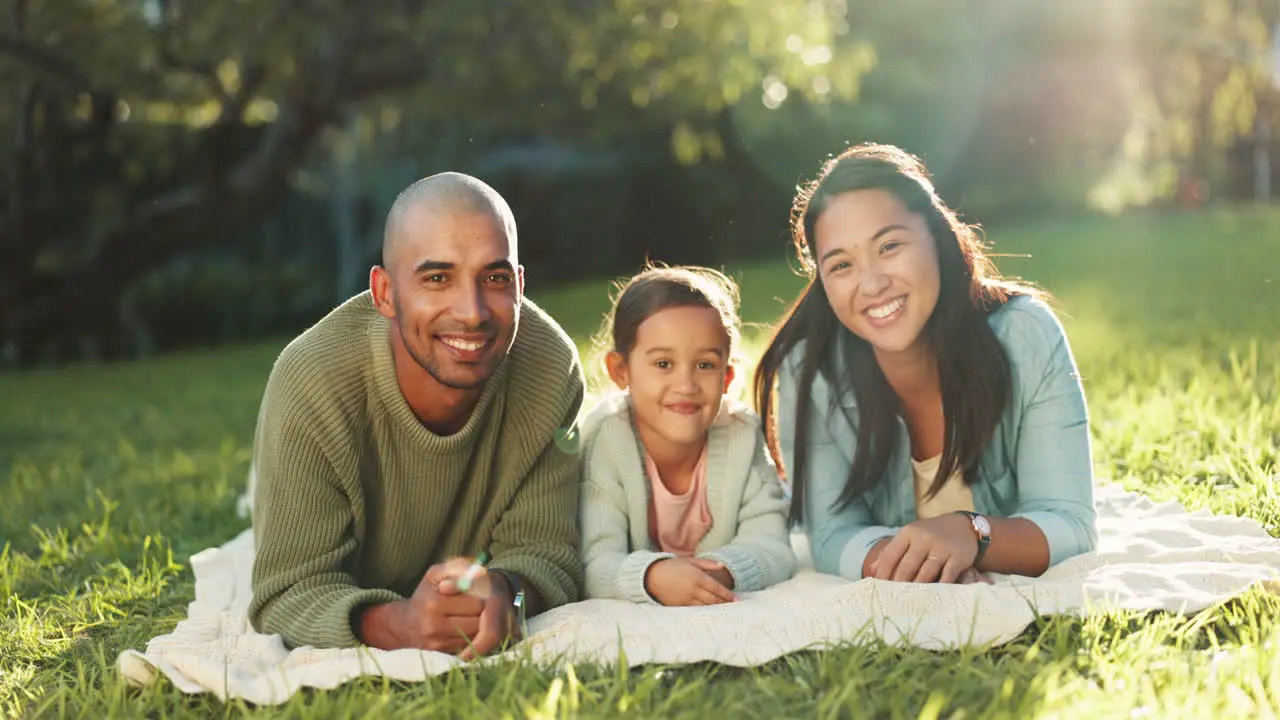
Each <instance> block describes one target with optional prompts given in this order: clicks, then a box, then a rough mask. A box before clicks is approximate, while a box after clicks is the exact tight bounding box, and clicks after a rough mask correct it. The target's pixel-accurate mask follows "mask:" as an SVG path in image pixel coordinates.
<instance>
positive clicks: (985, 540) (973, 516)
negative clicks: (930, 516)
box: [956, 510, 991, 565]
mask: <svg viewBox="0 0 1280 720" xmlns="http://www.w3.org/2000/svg"><path fill="white" fill-rule="evenodd" d="M956 513H958V514H960V515H964V516H966V517H968V518H969V526H970V528H972V529H973V536H974V537H975V538H977V540H978V552H977V554H976V555H974V556H973V564H974V565H977V564H978V561H979V560H981V559H982V556H983V555H985V554H986V552H987V548H988V547H989V546H990V545H991V535H990V534H988V533H984V532H982V531H981V530H979V529H978V526H977V524H976V523H975V522H974V521H975V520H977V519H978V518H981V517H982V515H980V514H979V513H976V512H973V511H971V510H957V511H956ZM983 519H985V518H983Z"/></svg>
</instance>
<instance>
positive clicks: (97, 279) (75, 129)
mask: <svg viewBox="0 0 1280 720" xmlns="http://www.w3.org/2000/svg"><path fill="white" fill-rule="evenodd" d="M843 5H844V3H843V2H841V1H840V0H830V2H828V1H826V0H809V1H799V0H793V1H791V2H771V1H769V0H732V1H726V2H717V3H707V2H703V1H702V0H615V1H614V2H612V3H600V2H591V1H588V0H554V1H548V2H540V3H536V4H535V3H476V2H471V1H470V0H450V1H445V0H439V1H437V2H431V3H410V2H392V3H369V2H364V1H363V0H233V1H230V2H224V3H211V2H196V1H195V0H99V1H97V2H93V3H84V2H74V1H73V0H64V1H63V2H49V3H42V4H39V5H38V6H34V5H33V4H29V3H28V2H27V0H9V10H10V15H11V17H12V20H13V22H12V23H10V29H9V30H7V31H0V60H4V63H3V65H0V79H3V80H4V81H5V82H4V87H6V88H14V89H15V90H14V91H13V92H8V93H6V95H5V96H4V97H3V98H0V103H3V105H0V110H3V116H2V117H0V123H5V124H4V126H3V128H2V129H3V130H4V131H5V133H6V135H7V136H8V137H12V138H14V140H15V143H14V150H13V152H12V153H11V155H10V162H9V163H8V165H7V166H6V167H5V168H4V170H3V179H2V180H0V184H2V186H3V187H4V189H5V191H6V195H7V198H8V203H7V206H6V207H5V209H4V214H3V216H0V348H2V347H4V346H6V345H7V346H8V347H9V348H10V350H11V351H18V352H21V353H24V354H26V355H28V356H30V355H31V354H32V353H34V352H35V351H36V349H37V348H39V347H40V346H42V345H45V344H48V343H52V342H57V341H63V340H65V339H66V338H68V337H76V336H84V335H87V334H93V333H94V332H95V331H101V330H102V329H103V328H109V327H112V326H113V325H114V324H115V316H116V314H117V313H118V311H119V309H118V300H119V298H120V297H121V295H122V293H123V291H124V290H125V289H126V288H127V287H128V286H129V285H130V284H131V283H133V282H134V281H136V280H137V279H138V278H139V277H141V276H143V275H144V274H145V273H147V272H148V271H149V270H151V269H153V268H156V267H158V266H160V265H161V264H163V263H164V262H166V261H168V260H169V259H171V258H173V257H175V256H177V255H180V254H182V253H186V252H190V251H192V250H195V249H199V248H202V247H207V246H209V245H210V244H212V243H215V242H217V241H218V240H219V239H220V238H225V237H227V236H228V235H230V234H233V233H236V232H238V231H240V230H241V229H243V228H245V227H247V226H250V225H252V224H255V223H258V222H260V221H261V220H263V219H264V218H265V217H267V216H269V215H270V214H271V213H272V212H273V210H274V208H275V207H277V206H278V204H279V203H280V201H281V199H282V197H284V195H285V193H286V192H287V190H288V189H289V186H290V182H291V180H292V178H293V177H294V176H295V173H296V172H297V171H298V170H299V169H300V168H301V167H303V166H304V164H305V163H306V162H307V160H308V158H309V156H310V155H311V152H312V150H313V147H314V146H315V144H316V142H317V139H318V138H319V137H320V136H321V135H322V133H323V132H324V131H325V130H326V129H327V128H330V127H332V126H334V125H335V124H341V123H342V122H344V121H346V120H347V119H348V118H350V117H351V113H360V112H371V111H372V109H373V108H376V107H377V106H378V105H379V104H382V105H392V106H398V107H401V108H402V109H404V110H405V111H406V112H405V117H404V120H403V121H404V122H412V123H420V124H423V125H424V126H426V127H428V128H430V127H431V126H432V124H433V123H435V122H438V121H440V120H442V119H448V120H449V121H450V122H452V123H457V122H459V121H462V122H466V121H474V122H477V123H482V124H483V125H484V126H486V127H489V128H499V129H503V130H506V131H510V132H516V131H523V132H532V133H539V134H547V135H558V136H565V135H572V136H575V137H576V138H577V139H580V140H586V141H596V142H607V141H608V139H609V138H610V137H612V136H615V135H616V134H617V133H618V132H620V131H621V130H623V129H625V130H628V131H630V130H634V129H635V127H636V126H637V125H649V126H663V125H664V124H665V125H666V126H668V127H670V126H672V125H675V126H676V127H678V128H679V130H680V132H679V133H678V137H677V138H676V139H677V140H678V141H679V142H677V143H676V147H675V150H676V151H680V152H685V153H686V154H689V155H691V156H692V157H696V156H697V155H699V154H701V153H712V154H714V152H715V148H716V139H715V137H714V135H713V134H712V133H711V130H712V129H713V128H714V118H715V115H716V111H717V110H719V109H721V108H723V107H724V106H726V105H728V104H732V103H734V102H736V101H737V100H738V99H739V98H741V97H743V96H744V95H746V94H747V93H749V92H752V91H753V89H754V88H759V87H761V82H762V78H768V79H769V82H770V83H772V84H770V85H769V87H770V88H774V90H773V91H772V92H773V93H774V94H775V95H776V94H777V93H778V90H777V89H776V88H777V87H779V85H782V86H786V85H790V86H792V87H795V88H802V89H803V90H801V91H799V92H797V93H796V94H798V95H805V94H808V95H817V96H828V95H833V94H839V93H849V92H851V91H852V89H853V88H854V87H855V86H856V82H857V77H858V75H859V73H860V72H861V70H862V69H863V68H864V67H865V65H864V64H860V63H856V62H855V63H848V64H843V63H841V62H840V61H841V58H840V57H839V56H838V55H833V54H832V53H831V52H830V50H828V52H827V54H826V55H825V56H823V57H816V58H813V57H811V58H808V59H807V60H806V59H803V58H797V57H795V56H794V54H792V53H788V52H787V50H786V44H787V42H788V38H789V37H790V36H792V35H794V36H796V37H798V38H801V39H802V40H803V41H804V42H805V43H806V44H808V45H812V46H815V47H817V46H822V47H827V48H832V47H834V46H835V44H834V42H833V41H832V40H833V38H834V37H835V36H836V35H837V34H838V33H840V32H841V31H842V29H843V28H842V27H841V16H842V10H841V9H842V7H843ZM832 68H841V69H842V70H841V71H840V72H833V71H832ZM844 68H847V69H844ZM819 73H822V74H824V76H830V77H829V79H828V80H826V81H825V84H824V85H823V86H821V88H820V89H821V90H822V91H821V92H817V91H816V90H812V87H813V86H812V84H811V83H810V82H809V80H810V78H812V77H813V76H814V75H816V74H819ZM618 100H623V101H625V102H626V104H627V106H629V107H631V108H633V109H639V110H641V112H632V113H626V114H622V113H611V114H609V115H603V114H601V113H593V112H592V109H593V108H596V107H610V108H617V107H619V103H618V102H616V101H618ZM409 113H412V115H409ZM690 138H693V139H694V140H695V142H693V143H691V142H690ZM695 145H696V148H697V150H696V152H694V151H691V150H690V148H691V147H694V146H695Z"/></svg>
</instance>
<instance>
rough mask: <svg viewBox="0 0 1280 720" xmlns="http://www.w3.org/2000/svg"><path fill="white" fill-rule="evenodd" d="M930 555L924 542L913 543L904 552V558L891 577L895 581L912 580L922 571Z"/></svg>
mask: <svg viewBox="0 0 1280 720" xmlns="http://www.w3.org/2000/svg"><path fill="white" fill-rule="evenodd" d="M928 557H929V549H928V548H927V547H925V546H924V544H923V543H916V544H913V545H912V546H911V547H909V548H907V551H906V552H905V553H903V555H902V559H901V560H899V561H898V568H897V569H896V570H894V571H893V575H892V576H890V579H891V580H893V581H894V582H911V581H912V580H914V579H915V577H916V574H917V573H919V572H920V566H921V565H923V564H924V561H925V560H927V559H928ZM881 572H883V570H881Z"/></svg>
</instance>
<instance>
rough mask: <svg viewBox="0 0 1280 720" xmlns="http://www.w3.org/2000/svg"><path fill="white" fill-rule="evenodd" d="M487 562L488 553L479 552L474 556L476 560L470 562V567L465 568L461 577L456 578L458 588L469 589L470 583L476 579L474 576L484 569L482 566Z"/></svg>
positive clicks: (465, 590) (464, 590)
mask: <svg viewBox="0 0 1280 720" xmlns="http://www.w3.org/2000/svg"><path fill="white" fill-rule="evenodd" d="M488 564H489V553H487V552H481V553H480V555H479V556H478V557H477V558H476V561H475V562H473V563H471V567H469V568H467V571H466V572H465V573H463V574H462V577H460V578H458V589H459V590H461V591H462V592H467V591H468V590H470V589H471V583H472V582H473V581H474V580H475V579H476V576H477V575H479V574H480V571H481V570H483V569H484V566H485V565H488Z"/></svg>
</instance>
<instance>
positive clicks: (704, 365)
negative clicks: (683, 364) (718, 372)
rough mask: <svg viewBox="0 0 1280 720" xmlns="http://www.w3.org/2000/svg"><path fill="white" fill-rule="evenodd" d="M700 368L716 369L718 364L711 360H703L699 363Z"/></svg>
mask: <svg viewBox="0 0 1280 720" xmlns="http://www.w3.org/2000/svg"><path fill="white" fill-rule="evenodd" d="M698 369H699V370H715V369H716V364H715V363H713V362H711V361H710V360H703V361H702V362H700V363H698Z"/></svg>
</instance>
